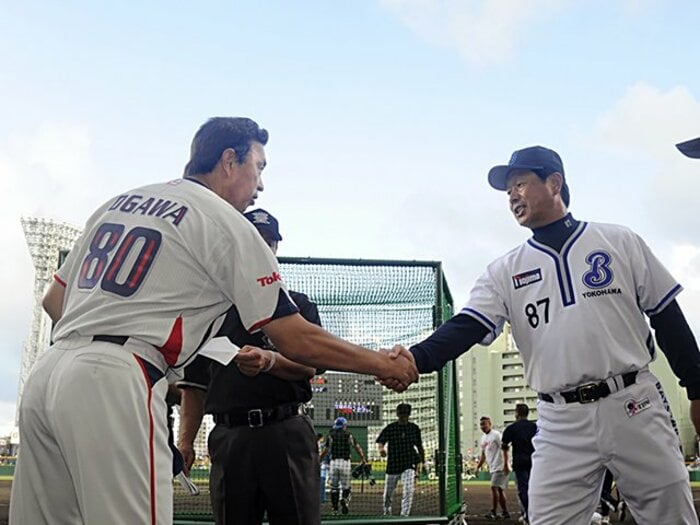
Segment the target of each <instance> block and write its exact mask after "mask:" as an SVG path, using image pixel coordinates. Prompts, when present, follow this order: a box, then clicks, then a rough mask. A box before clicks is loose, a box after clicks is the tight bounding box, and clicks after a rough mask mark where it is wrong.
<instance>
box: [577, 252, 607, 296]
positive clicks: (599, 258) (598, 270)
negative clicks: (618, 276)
mask: <svg viewBox="0 0 700 525" xmlns="http://www.w3.org/2000/svg"><path fill="white" fill-rule="evenodd" d="M610 260H611V258H610V255H609V254H607V253H605V252H603V251H596V252H591V253H589V254H588V255H587V256H586V262H587V263H588V264H589V265H590V266H591V269H590V270H588V271H587V272H586V273H584V274H583V284H585V285H586V286H588V287H589V288H593V289H597V288H604V287H605V286H608V285H609V284H610V283H611V282H612V280H613V277H614V275H613V271H612V270H611V269H610Z"/></svg>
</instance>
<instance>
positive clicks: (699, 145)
mask: <svg viewBox="0 0 700 525" xmlns="http://www.w3.org/2000/svg"><path fill="white" fill-rule="evenodd" d="M676 147H677V148H678V151H680V152H681V153H682V154H683V155H685V156H686V157H690V158H691V159H700V137H698V138H696V139H692V140H686V141H685V142H681V143H679V144H676Z"/></svg>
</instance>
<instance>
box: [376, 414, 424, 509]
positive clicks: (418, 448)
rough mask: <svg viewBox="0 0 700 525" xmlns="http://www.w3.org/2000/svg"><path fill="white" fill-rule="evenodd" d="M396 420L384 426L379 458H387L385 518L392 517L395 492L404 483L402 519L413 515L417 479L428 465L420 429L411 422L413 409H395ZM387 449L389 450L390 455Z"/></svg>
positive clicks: (378, 438)
mask: <svg viewBox="0 0 700 525" xmlns="http://www.w3.org/2000/svg"><path fill="white" fill-rule="evenodd" d="M396 417H397V420H396V421H394V422H392V423H389V424H388V425H387V426H385V427H384V428H383V429H382V431H381V432H380V433H379V436H377V446H378V449H379V455H380V456H381V457H383V458H387V462H386V474H385V478H384V499H383V502H384V505H383V506H384V509H383V510H384V514H385V515H391V500H392V499H393V497H394V490H396V486H397V484H398V482H399V480H401V485H402V491H403V495H402V496H401V515H402V516H408V515H409V514H411V506H412V505H413V494H414V490H415V485H416V476H417V475H418V473H419V470H420V466H421V465H423V463H424V462H425V450H423V439H422V438H421V433H420V428H419V427H418V425H416V424H415V423H413V422H411V421H409V420H408V418H409V417H411V405H409V404H408V403H399V404H398V405H397V406H396ZM386 446H388V447H389V450H388V452H387V449H386Z"/></svg>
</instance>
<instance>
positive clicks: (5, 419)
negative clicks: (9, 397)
mask: <svg viewBox="0 0 700 525" xmlns="http://www.w3.org/2000/svg"><path fill="white" fill-rule="evenodd" d="M14 427H15V404H14V403H8V402H6V401H0V437H7V436H9V435H10V433H11V432H12V430H13V429H14Z"/></svg>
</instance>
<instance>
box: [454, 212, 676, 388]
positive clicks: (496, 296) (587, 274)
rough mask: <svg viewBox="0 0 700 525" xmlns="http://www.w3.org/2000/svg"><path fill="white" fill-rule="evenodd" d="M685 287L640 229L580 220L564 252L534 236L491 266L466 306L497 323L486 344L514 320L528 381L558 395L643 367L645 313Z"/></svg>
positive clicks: (647, 344) (646, 356) (647, 342)
mask: <svg viewBox="0 0 700 525" xmlns="http://www.w3.org/2000/svg"><path fill="white" fill-rule="evenodd" d="M681 289H682V288H681V286H680V285H679V284H678V283H677V282H676V281H675V280H674V279H673V277H671V275H670V274H669V272H668V271H667V270H666V269H665V268H664V266H663V265H662V264H661V263H660V262H659V260H658V259H657V258H656V257H655V256H654V255H653V254H652V253H651V250H650V249H649V248H648V247H647V245H646V244H645V243H644V241H643V240H642V239H641V238H640V237H639V236H638V235H636V234H635V233H634V232H632V231H631V230H629V229H628V228H626V227H623V226H617V225H611V224H598V223H585V222H581V223H580V224H579V225H578V227H577V229H576V230H575V232H574V233H573V234H572V235H571V236H570V237H569V239H568V240H567V241H566V243H565V244H564V245H563V247H562V249H561V252H560V253H558V252H556V251H555V250H553V249H552V248H550V247H548V246H545V245H544V244H541V243H539V242H537V241H536V240H534V238H531V239H529V240H528V241H527V242H525V243H524V244H523V245H521V246H520V247H518V248H516V249H514V250H512V251H511V252H509V253H507V254H506V255H504V256H503V257H501V258H499V259H497V260H496V261H494V262H493V263H491V264H490V265H489V266H488V268H487V270H486V273H484V274H483V275H482V276H481V277H480V278H479V279H478V281H477V283H476V284H475V286H474V288H473V289H472V291H471V295H470V298H469V301H468V302H467V304H466V306H465V307H464V309H463V310H462V311H461V313H462V314H466V315H470V316H472V317H474V318H475V319H476V320H478V321H479V322H481V323H482V324H483V325H485V326H486V327H487V328H489V330H491V333H490V334H489V335H488V336H487V337H486V338H485V340H484V341H483V343H484V344H490V343H491V342H492V341H493V340H494V339H495V338H496V337H497V336H498V334H499V332H500V331H501V330H502V328H503V324H504V322H505V321H508V322H510V324H511V326H512V328H513V336H514V338H515V341H516V343H517V345H518V349H519V351H520V353H521V355H522V358H523V362H524V364H525V376H526V379H527V382H528V384H529V385H530V387H531V388H533V389H534V390H537V391H539V392H545V393H548V392H559V391H562V390H567V389H570V388H571V387H575V386H578V385H581V384H584V383H587V382H590V381H600V380H603V379H606V378H608V377H611V376H613V375H617V374H623V373H626V372H630V371H633V370H641V369H642V368H644V367H645V366H646V365H647V364H648V363H649V362H650V361H651V360H652V358H653V356H654V343H653V338H652V335H651V331H650V328H649V326H648V324H647V321H646V319H645V318H644V313H646V314H647V315H654V314H656V313H658V312H660V311H661V310H663V309H664V308H665V307H666V306H667V305H668V304H669V303H670V302H671V301H672V300H673V299H674V298H675V296H676V295H677V294H678V293H679V292H680V291H681Z"/></svg>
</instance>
